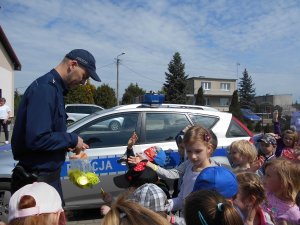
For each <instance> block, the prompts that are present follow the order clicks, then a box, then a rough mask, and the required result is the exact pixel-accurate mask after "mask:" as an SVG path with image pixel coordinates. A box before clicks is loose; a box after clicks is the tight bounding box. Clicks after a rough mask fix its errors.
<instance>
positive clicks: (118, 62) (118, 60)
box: [116, 52, 125, 105]
mask: <svg viewBox="0 0 300 225" xmlns="http://www.w3.org/2000/svg"><path fill="white" fill-rule="evenodd" d="M124 54H125V52H122V53H121V54H119V55H117V93H116V94H117V105H119V64H120V59H119V56H121V55H124Z"/></svg>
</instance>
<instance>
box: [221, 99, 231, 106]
mask: <svg viewBox="0 0 300 225" xmlns="http://www.w3.org/2000/svg"><path fill="white" fill-rule="evenodd" d="M220 106H229V99H228V98H220Z"/></svg>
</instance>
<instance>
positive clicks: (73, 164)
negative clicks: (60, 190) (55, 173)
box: [68, 152, 100, 188]
mask: <svg viewBox="0 0 300 225" xmlns="http://www.w3.org/2000/svg"><path fill="white" fill-rule="evenodd" d="M69 158H70V169H69V172H68V176H69V178H70V181H71V182H72V183H73V184H75V185H76V186H77V187H80V188H92V187H93V186H94V185H96V184H98V183H99V182H100V180H99V177H98V176H97V174H95V173H94V172H93V170H92V166H91V164H90V161H89V159H88V157H87V155H86V154H85V153H84V152H82V153H80V154H79V155H75V154H74V153H69Z"/></svg>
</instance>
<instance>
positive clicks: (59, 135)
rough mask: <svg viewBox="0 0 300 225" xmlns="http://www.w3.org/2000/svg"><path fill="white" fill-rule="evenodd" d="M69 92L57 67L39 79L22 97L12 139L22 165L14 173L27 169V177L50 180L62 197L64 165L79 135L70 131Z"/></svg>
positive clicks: (18, 173)
mask: <svg viewBox="0 0 300 225" xmlns="http://www.w3.org/2000/svg"><path fill="white" fill-rule="evenodd" d="M66 92H67V89H66V87H65V84H64V82H63V80H62V78H61V77H60V75H59V74H58V73H57V71H56V70H55V69H52V70H51V71H50V72H49V73H47V74H45V75H44V76H42V77H40V78H38V79H37V80H35V81H34V82H33V83H32V84H31V85H30V86H29V87H28V88H27V90H26V92H25V93H24V96H23V97H22V100H21V103H20V105H19V110H18V114H17V118H16V122H15V126H14V130H13V135H12V142H11V144H12V152H13V156H14V159H15V160H18V161H19V163H18V166H20V168H21V169H20V168H19V169H20V171H19V172H18V171H15V170H16V168H17V167H16V168H15V169H14V172H13V176H14V175H15V176H16V177H15V178H16V179H20V177H22V176H24V175H22V173H23V172H24V173H25V177H27V175H29V176H30V177H31V178H33V181H34V179H36V180H37V181H44V182H47V183H49V184H50V185H52V186H53V187H54V188H56V190H57V191H58V192H59V193H60V195H61V198H62V190H61V184H60V168H61V166H62V165H63V163H64V162H65V157H66V152H67V149H68V148H74V147H75V146H76V145H77V139H78V136H77V135H76V134H73V133H67V132H66V130H67V127H66V119H67V115H66V113H65V104H64V97H63V96H64V94H65V93H66ZM20 174H21V175H20ZM26 174H27V175H26ZM18 176H19V177H18ZM13 178H14V177H13ZM16 179H15V181H13V182H12V192H14V191H16V190H17V189H18V188H20V187H17V186H18V185H16ZM29 180H30V179H29ZM28 182H30V181H28ZM31 182H32V181H31ZM25 184H26V181H25ZM23 185H24V184H21V186H23ZM62 199H63V198H62Z"/></svg>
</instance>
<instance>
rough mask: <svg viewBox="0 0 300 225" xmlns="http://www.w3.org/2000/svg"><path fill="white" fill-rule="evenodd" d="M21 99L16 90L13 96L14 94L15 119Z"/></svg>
mask: <svg viewBox="0 0 300 225" xmlns="http://www.w3.org/2000/svg"><path fill="white" fill-rule="evenodd" d="M21 98H22V95H20V94H19V92H18V91H17V90H15V94H14V116H15V118H16V116H17V112H18V108H19V104H20V102H21Z"/></svg>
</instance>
